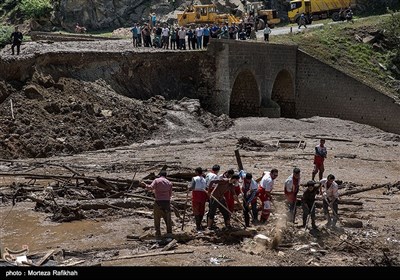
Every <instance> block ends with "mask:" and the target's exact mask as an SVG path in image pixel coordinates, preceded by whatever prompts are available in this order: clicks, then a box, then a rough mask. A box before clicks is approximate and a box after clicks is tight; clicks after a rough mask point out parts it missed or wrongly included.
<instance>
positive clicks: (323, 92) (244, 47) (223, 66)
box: [208, 41, 400, 134]
mask: <svg viewBox="0 0 400 280" xmlns="http://www.w3.org/2000/svg"><path fill="white" fill-rule="evenodd" d="M208 51H209V52H211V53H212V56H213V57H214V58H215V65H216V72H215V77H216V79H215V88H214V93H215V94H214V95H213V97H212V99H213V102H212V104H210V108H212V111H213V112H216V113H217V114H220V113H225V114H229V116H231V117H245V116H266V117H286V118H307V117H312V116H323V117H333V118H341V119H346V120H351V121H355V122H358V123H364V124H368V125H372V126H375V127H378V128H380V129H382V130H385V131H389V132H393V133H397V134H400V122H399V121H398V120H399V117H400V105H399V103H398V102H397V103H396V101H395V100H394V99H393V98H391V97H389V96H388V95H386V94H385V93H384V92H380V91H378V90H377V89H374V88H371V87H369V86H367V85H366V84H364V83H363V82H361V81H359V80H356V79H355V78H353V77H350V76H348V75H347V74H345V73H343V72H341V71H339V70H337V69H335V68H333V67H331V66H329V65H327V64H325V63H323V62H321V61H319V60H318V59H316V58H314V57H312V56H310V55H308V54H306V53H304V52H303V51H301V50H299V49H298V48H297V46H287V45H277V44H264V43H254V44H248V43H246V42H237V41H235V42H232V41H225V42H223V41H217V42H214V44H213V45H212V48H210V49H209V50H208Z"/></svg>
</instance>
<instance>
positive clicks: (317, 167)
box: [311, 139, 327, 181]
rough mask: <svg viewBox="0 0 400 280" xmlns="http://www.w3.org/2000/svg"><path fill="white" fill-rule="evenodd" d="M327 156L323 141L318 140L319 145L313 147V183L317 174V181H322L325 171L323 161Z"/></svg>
mask: <svg viewBox="0 0 400 280" xmlns="http://www.w3.org/2000/svg"><path fill="white" fill-rule="evenodd" d="M326 155H327V151H326V147H325V139H320V140H319V144H318V145H317V146H315V154H314V169H313V171H312V177H311V180H313V181H314V179H315V175H317V173H318V177H319V180H320V181H321V180H322V176H323V174H324V171H325V167H324V161H325V158H326Z"/></svg>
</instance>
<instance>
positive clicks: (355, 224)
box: [340, 219, 363, 228]
mask: <svg viewBox="0 0 400 280" xmlns="http://www.w3.org/2000/svg"><path fill="white" fill-rule="evenodd" d="M340 223H341V224H342V226H343V227H348V228H362V227H363V223H362V221H361V220H358V219H342V220H341V221H340Z"/></svg>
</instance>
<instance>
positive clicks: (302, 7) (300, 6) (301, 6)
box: [288, 0, 312, 24]
mask: <svg viewBox="0 0 400 280" xmlns="http://www.w3.org/2000/svg"><path fill="white" fill-rule="evenodd" d="M301 14H305V15H312V10H311V1H310V0H294V1H290V10H289V11H288V17H289V20H290V22H297V23H298V21H299V18H300V15H301ZM311 21H312V18H311V16H309V22H308V24H310V23H311Z"/></svg>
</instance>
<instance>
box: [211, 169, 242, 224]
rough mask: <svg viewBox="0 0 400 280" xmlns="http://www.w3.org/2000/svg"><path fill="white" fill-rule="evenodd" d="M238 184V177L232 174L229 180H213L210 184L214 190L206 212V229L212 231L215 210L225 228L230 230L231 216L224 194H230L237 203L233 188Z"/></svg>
mask: <svg viewBox="0 0 400 280" xmlns="http://www.w3.org/2000/svg"><path fill="white" fill-rule="evenodd" d="M238 183H239V175H238V174H233V175H232V176H231V177H230V178H222V179H217V180H213V181H211V182H210V185H214V186H215V188H214V190H213V191H212V192H211V193H210V204H209V211H208V219H207V227H208V229H210V230H212V226H213V223H214V217H215V213H216V211H217V209H219V211H220V212H221V213H222V216H223V217H224V222H225V227H226V228H231V223H230V219H231V214H232V212H230V211H229V210H228V207H227V204H226V201H225V197H224V194H225V193H226V192H231V194H232V196H233V198H234V199H235V200H236V201H237V202H238V203H240V202H239V199H238V197H237V195H236V193H235V186H237V185H238Z"/></svg>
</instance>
